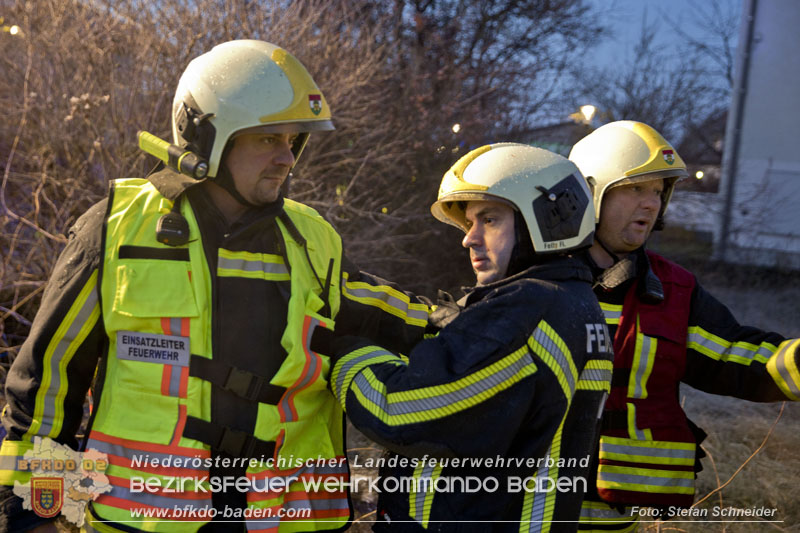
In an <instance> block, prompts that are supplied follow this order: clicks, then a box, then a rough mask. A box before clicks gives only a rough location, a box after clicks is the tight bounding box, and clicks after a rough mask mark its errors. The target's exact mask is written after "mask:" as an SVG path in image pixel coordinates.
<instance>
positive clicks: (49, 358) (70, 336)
mask: <svg viewBox="0 0 800 533" xmlns="http://www.w3.org/2000/svg"><path fill="white" fill-rule="evenodd" d="M99 318H100V305H99V302H98V296H97V270H95V271H94V272H92V275H91V276H90V277H89V279H88V280H87V281H86V284H85V285H84V286H83V289H81V292H80V293H79V294H78V297H77V298H75V301H74V302H73V303H72V306H71V307H70V309H69V311H67V315H66V316H65V317H64V320H63V321H62V322H61V324H60V325H59V326H58V329H57V330H56V332H55V334H54V335H53V338H52V339H50V343H49V344H48V345H47V349H46V350H45V352H44V359H43V362H42V366H43V373H42V382H41V385H40V386H39V390H38V391H37V393H36V404H35V407H34V410H33V420H32V421H31V426H30V427H29V428H28V431H27V432H26V433H25V436H24V437H23V438H24V439H25V440H30V439H32V438H33V436H34V435H38V436H41V437H55V436H57V435H58V434H59V433H60V432H61V426H62V424H63V423H64V398H66V396H67V388H68V387H69V383H68V382H67V365H68V364H69V362H70V361H71V360H72V356H73V355H75V352H76V351H77V349H78V347H79V346H80V345H81V343H82V342H83V341H84V339H86V336H87V335H89V332H90V331H91V330H92V328H93V327H94V326H95V324H97V321H98V319H99Z"/></svg>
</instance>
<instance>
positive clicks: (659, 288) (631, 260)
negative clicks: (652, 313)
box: [586, 246, 664, 304]
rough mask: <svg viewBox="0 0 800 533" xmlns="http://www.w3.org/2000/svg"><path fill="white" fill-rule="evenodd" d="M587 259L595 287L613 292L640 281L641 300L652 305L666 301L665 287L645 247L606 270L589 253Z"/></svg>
mask: <svg viewBox="0 0 800 533" xmlns="http://www.w3.org/2000/svg"><path fill="white" fill-rule="evenodd" d="M586 258H587V260H588V261H589V263H590V265H591V267H592V271H593V272H594V274H595V281H594V286H595V287H597V286H600V287H602V288H603V289H605V290H607V291H612V290H614V289H617V288H618V287H621V286H623V285H624V284H626V283H627V282H629V281H632V280H634V279H638V280H639V284H638V285H637V288H636V293H637V296H638V297H639V299H640V300H642V301H644V302H646V303H651V304H655V303H658V302H661V301H662V300H664V285H663V284H662V283H661V279H659V277H658V276H657V275H656V273H655V272H653V269H652V267H651V266H650V258H649V257H648V256H647V253H646V252H645V249H644V246H642V247H640V248H637V249H636V250H634V251H633V252H631V253H629V254H628V255H627V256H625V257H624V258H623V259H621V260H620V261H618V262H617V263H614V264H613V265H612V266H610V267H608V268H607V269H605V270H603V269H602V268H601V267H598V266H597V263H595V262H594V260H593V259H592V257H591V256H590V255H589V254H588V253H587V254H586Z"/></svg>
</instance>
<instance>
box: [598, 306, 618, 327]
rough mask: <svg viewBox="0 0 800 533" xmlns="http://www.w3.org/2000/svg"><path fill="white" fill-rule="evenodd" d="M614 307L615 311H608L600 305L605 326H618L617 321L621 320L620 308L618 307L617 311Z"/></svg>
mask: <svg viewBox="0 0 800 533" xmlns="http://www.w3.org/2000/svg"><path fill="white" fill-rule="evenodd" d="M614 307H615V309H608V308H606V307H605V306H604V305H603V304H602V303H601V304H600V308H601V309H602V310H603V317H605V319H606V324H619V319H620V318H622V306H621V305H620V306H619V309H616V307H617V306H614Z"/></svg>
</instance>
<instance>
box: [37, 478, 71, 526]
mask: <svg viewBox="0 0 800 533" xmlns="http://www.w3.org/2000/svg"><path fill="white" fill-rule="evenodd" d="M31 496H32V497H31V507H33V512H34V513H36V514H37V515H39V516H41V517H43V518H50V517H53V516H55V515H57V514H58V513H59V511H61V506H62V505H64V478H61V477H32V478H31Z"/></svg>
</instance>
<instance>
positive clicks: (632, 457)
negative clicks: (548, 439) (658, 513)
mask: <svg viewBox="0 0 800 533" xmlns="http://www.w3.org/2000/svg"><path fill="white" fill-rule="evenodd" d="M648 257H649V258H650V263H651V268H652V270H653V273H655V274H656V276H658V277H659V279H660V280H661V282H662V284H663V287H664V299H663V300H662V301H661V302H659V303H656V304H648V303H644V302H642V301H640V300H639V298H638V291H637V290H636V288H637V285H638V283H639V280H637V281H636V282H635V283H634V285H633V287H632V288H631V289H630V290H629V291H628V293H627V294H626V296H625V302H624V304H623V307H622V314H621V316H620V317H619V326H618V329H617V333H616V336H615V338H614V374H615V379H614V382H613V383H612V388H611V394H610V396H609V399H608V401H607V402H606V407H605V412H604V415H603V418H604V429H603V431H602V434H601V437H600V462H599V467H598V473H597V490H598V493H599V494H600V496H601V497H602V498H603V499H604V500H605V501H607V502H609V503H615V504H628V505H632V504H635V505H650V506H659V507H660V506H682V507H688V506H690V505H691V504H692V503H693V502H694V491H695V469H694V464H695V450H696V448H697V443H696V442H695V437H694V434H693V433H692V431H691V429H690V428H689V423H688V421H687V418H686V415H685V413H684V412H683V409H681V406H680V403H679V397H678V386H679V383H680V381H681V378H682V376H683V374H684V370H685V367H686V338H687V334H688V321H689V310H690V307H691V296H692V291H693V289H694V286H695V278H694V276H693V275H692V274H691V273H690V272H688V271H686V270H684V269H683V268H681V267H679V266H678V265H675V264H674V263H671V262H669V261H667V260H666V259H664V258H662V257H660V256H658V255H656V254H653V253H651V252H648ZM626 371H627V372H626ZM626 376H627V379H625V378H626Z"/></svg>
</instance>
